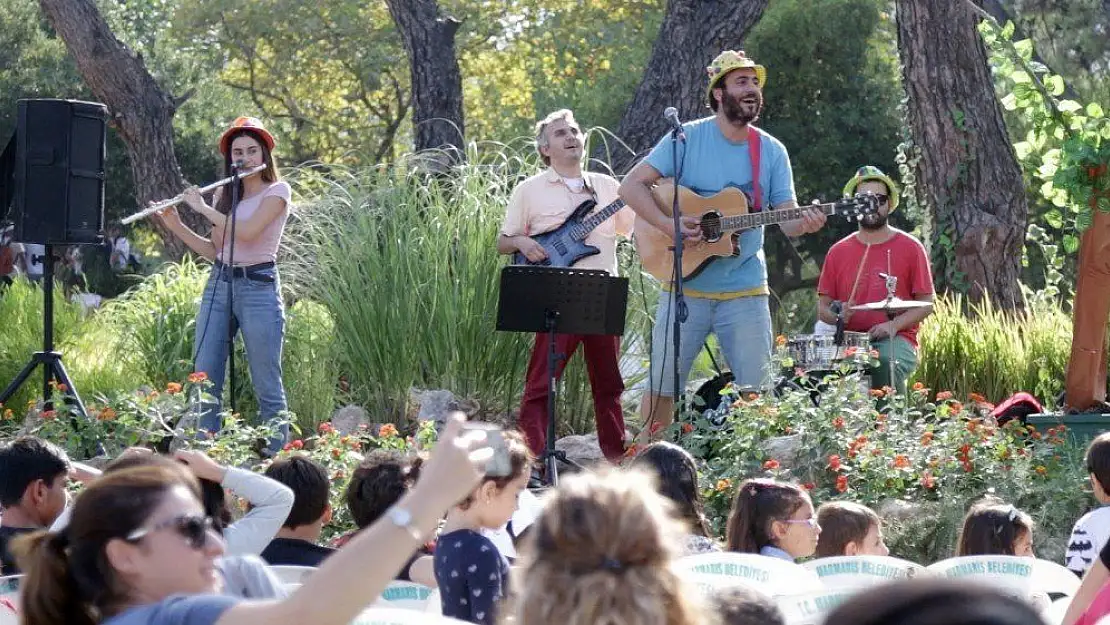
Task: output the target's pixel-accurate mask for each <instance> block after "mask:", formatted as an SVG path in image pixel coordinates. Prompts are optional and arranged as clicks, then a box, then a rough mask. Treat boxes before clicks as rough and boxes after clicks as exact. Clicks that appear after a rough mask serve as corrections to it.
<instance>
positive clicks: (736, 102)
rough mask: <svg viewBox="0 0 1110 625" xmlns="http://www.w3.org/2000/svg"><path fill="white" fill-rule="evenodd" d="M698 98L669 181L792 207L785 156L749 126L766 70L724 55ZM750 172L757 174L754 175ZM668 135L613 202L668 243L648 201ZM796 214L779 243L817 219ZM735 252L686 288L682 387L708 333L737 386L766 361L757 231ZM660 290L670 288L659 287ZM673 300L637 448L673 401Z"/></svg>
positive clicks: (688, 223)
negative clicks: (701, 109) (701, 107)
mask: <svg viewBox="0 0 1110 625" xmlns="http://www.w3.org/2000/svg"><path fill="white" fill-rule="evenodd" d="M706 69H707V71H708V73H709V85H708V88H707V92H706V98H707V100H708V105H709V108H711V109H713V111H714V114H713V115H712V116H710V117H706V118H703V119H699V120H696V121H693V122H688V123H686V124H684V126H683V129H684V131H685V135H686V143H685V144H684V145H681V146H680V147H679V149H678V153H679V162H680V163H681V174H682V175H681V178H680V179H679V180H678V181H677V182H678V184H680V185H682V186H685V187H687V188H690V189H692V190H693V191H695V192H697V193H698V194H700V195H706V196H708V195H712V194H714V193H717V192H720V191H721V190H723V189H725V188H727V187H738V188H740V189H741V190H742V191H745V192H746V193H747V194H748V196H749V197H750V198H751V201H750V202H749V203H750V205H751V206H752V209H753V210H755V211H759V210H767V209H770V208H774V209H784V208H796V207H797V206H798V204H797V199H796V196H795V194H794V179H793V173H792V171H791V169H790V157H789V156H788V155H787V152H786V148H785V147H784V146H783V145H782V143H780V142H779V141H778V140H777V139H775V138H774V137H772V136H771V135H769V134H767V133H766V132H764V131H762V130H760V129H758V128H756V127H754V126H752V125H751V124H752V122H754V121H755V120H756V119H758V118H759V114H760V112H761V111H762V109H763V84H764V81H765V80H766V77H767V70H766V69H765V68H764V67H763V66H762V65H757V64H756V63H755V62H754V61H752V60H751V59H749V58H748V57H747V56H745V55H744V53H743V52H742V51H741V52H735V51H732V50H726V51H725V52H722V53H721V54H720V55H718V56H717V58H716V59H714V60H713V62H712V63H711V64H710V65H709V67H708V68H706ZM753 171H754V172H756V173H755V175H753ZM675 173H676V167H675V159H673V158H672V146H671V139H670V136H669V135H668V136H665V137H663V139H662V140H660V142H659V143H658V144H657V145H656V146H655V148H654V149H653V150H652V151H651V153H650V154H648V156H647V158H645V159H644V160H643V161H642V162H640V164H638V165H637V166H636V167H635V168H634V169H633V170H632V171H631V172H629V174H628V176H626V177H625V179H624V182H623V183H622V184H621V187H620V195H621V198H622V199H624V201H625V202H627V203H628V205H629V206H631V207H632V208H633V210H635V211H636V214H637V216H638V217H639V218H640V219H643V220H645V221H647V222H648V223H650V224H651V225H653V226H655V227H656V228H658V229H659V230H662V231H663V232H665V233H667V234H668V235H669V236H671V237H673V236H674V226H673V222H672V218H671V217H670V216H668V215H667V214H665V213H663V212H662V211H661V210H660V209H659V207H658V206H657V205H656V202H655V200H654V198H653V197H652V187H653V186H654V185H655V184H656V183H657V182H658V181H659V180H660V179H661V178H663V177H674V176H675ZM802 215H803V217H802V218H801V219H797V220H794V221H788V222H784V223H782V224H780V227H781V228H782V231H783V232H785V233H786V234H787V235H788V236H791V237H796V236H800V235H803V234H808V233H811V232H816V231H817V230H819V229H820V228H821V227H822V226H823V225H824V223H825V215H824V214H823V213H821V212H820V211H817V210H806V211H804V212H803V213H802ZM697 225H698V224H697V222H696V220H694V219H693V218H688V217H684V218H683V220H682V232H681V234H682V236H683V237H684V239H685V241H686V244H687V245H691V246H692V245H697V244H698V242H699V241H700V240H701V239H702V231H701V230H700V229H699V228H698V227H697ZM738 242H739V253H738V254H737V255H735V256H730V257H725V258H717V259H716V260H713V262H712V263H710V264H709V265H708V266H706V267H705V268H704V269H703V270H702V271H700V272H698V274H697V275H696V276H694V277H693V278H692V279H689V280H687V281H686V282H685V285H684V291H685V295H686V306H687V310H688V317H687V319H686V322H685V323H683V324H682V326H681V327H682V336H681V339H682V345H681V349H682V353H681V354H679V358H678V366H679V384H680V385H684V384H685V381H686V377H687V376H688V375H689V373H690V367H691V366H692V365H693V362H694V358H695V357H696V356H697V354H698V352H700V351H701V349H702V344H703V343H704V341H705V339H706V337H707V336H708V334H709V333H710V332H713V333H714V334H716V335H717V339H718V342H719V343H720V345H721V349H722V350H723V351H724V355H725V358H726V359H727V360H728V364H729V365H730V367H731V369H732V372H733V375H735V376H736V384H737V385H739V386H742V387H743V386H747V387H762V386H763V384H764V381H765V379H766V376H767V374H768V371H767V364H768V363H769V361H770V356H771V314H770V310H769V308H768V301H767V298H768V290H767V267H766V263H765V260H764V257H763V227H762V226H760V227H756V228H751V229H748V230H744V231H742V232H741V233H740V234H739V239H738ZM663 288H664V289H667V290H669V289H670V285H669V284H667V283H666V282H664V284H663ZM674 314H675V313H674V310H673V309H672V297H670V296H669V294H668V293H663V294H662V295H661V296H660V298H659V307H658V309H657V311H656V314H655V331H654V334H653V336H652V346H651V379H650V387H651V392H650V393H648V394H646V395H645V396H644V399H643V402H642V404H641V412H642V414H643V419H644V429H643V431H641V433H640V436H639V438H638V439H637V442H647V441H648V440H650V439H651V436H652V434H653V433H654V431H655V429H656V428H659V427H661V426H665V425H668V424H670V423H671V420H672V412H673V410H674V397H675V395H676V394H677V393H678V392H681V388H679V389H675V388H674V373H673V368H672V367H673V352H672V346H671V341H672V335H671V332H672V323H673V321H674V316H673V315H674Z"/></svg>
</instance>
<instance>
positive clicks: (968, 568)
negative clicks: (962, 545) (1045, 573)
mask: <svg viewBox="0 0 1110 625" xmlns="http://www.w3.org/2000/svg"><path fill="white" fill-rule="evenodd" d="M1034 562H1035V560H1034V559H1033V558H1025V557H1020V556H961V557H957V558H948V559H947V560H941V561H940V562H935V563H933V564H930V565H929V566H927V567H925V570H927V571H929V572H931V573H934V574H936V575H938V576H940V577H947V578H949V579H967V580H973V581H977V582H982V583H984V584H988V585H991V586H994V587H996V588H999V589H1002V590H1010V591H1015V592H1019V593H1021V594H1024V595H1028V594H1029V593H1032V592H1033V591H1034V590H1036V588H1034V587H1033V564H1034Z"/></svg>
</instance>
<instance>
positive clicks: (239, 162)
mask: <svg viewBox="0 0 1110 625" xmlns="http://www.w3.org/2000/svg"><path fill="white" fill-rule="evenodd" d="M231 167H232V169H242V168H243V159H239V160H237V161H231Z"/></svg>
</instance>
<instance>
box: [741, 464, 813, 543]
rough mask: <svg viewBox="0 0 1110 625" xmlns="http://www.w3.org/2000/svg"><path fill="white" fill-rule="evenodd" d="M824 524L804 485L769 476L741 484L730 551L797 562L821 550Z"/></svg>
mask: <svg viewBox="0 0 1110 625" xmlns="http://www.w3.org/2000/svg"><path fill="white" fill-rule="evenodd" d="M820 535H821V526H820V525H819V524H818V523H817V516H816V515H815V514H814V512H813V502H811V501H810V500H809V495H807V494H806V492H805V491H804V490H802V489H801V487H799V486H797V485H795V484H789V483H786V482H777V481H775V480H768V479H754V480H746V481H744V483H742V484H741V485H740V489H739V490H738V491H737V493H736V499H735V501H733V503H732V511H731V512H730V513H729V516H728V536H727V538H728V550H729V551H738V552H741V553H758V554H759V555H763V556H769V557H772V558H780V559H783V560H789V561H790V562H793V561H794V560H795V559H797V558H806V557H809V556H811V555H813V552H814V551H816V550H817V539H818V536H820Z"/></svg>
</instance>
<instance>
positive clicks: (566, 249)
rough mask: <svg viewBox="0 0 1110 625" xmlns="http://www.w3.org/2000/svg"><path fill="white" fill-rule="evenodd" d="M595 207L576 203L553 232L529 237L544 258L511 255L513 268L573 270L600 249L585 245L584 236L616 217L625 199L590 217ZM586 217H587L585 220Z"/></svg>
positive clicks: (517, 254) (594, 202) (591, 202)
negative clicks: (540, 266) (575, 265)
mask: <svg viewBox="0 0 1110 625" xmlns="http://www.w3.org/2000/svg"><path fill="white" fill-rule="evenodd" d="M595 206H597V202H596V201H595V200H592V199H591V200H586V201H584V202H582V203H581V204H579V205H578V206H577V207H576V208H575V209H574V212H573V213H571V214H570V217H567V220H566V221H564V222H563V223H562V224H560V225H559V227H558V228H555V229H554V230H549V231H547V232H545V233H543V234H536V235H532V238H533V239H535V241H536V243H539V244H540V246H541V247H543V249H544V251H545V252H547V258H546V259H544V260H541V261H540V262H538V263H534V262H532V261H530V260H528V258H527V257H525V256H524V254H521V253H520V252H517V253H515V254H513V264H514V265H542V266H545V267H573V266H574V263H576V262H578V261H580V260H582V259H583V258H586V257H588V256H593V255H595V254H600V253H601V250H599V249H597V247H595V246H593V245H586V243H585V241H586V237H587V236H588V235H589V234H590V233H591V232H593V231H594V228H597V227H598V226H600V225H601V224H602V223H604V222H605V220H606V219H609V218H610V217H612V216H613V215H615V214H617V211H619V210H620V209H622V208H624V200H617V201H616V202H613V203H612V204H610V205H608V206H606V207H605V208H603V209H601V210H599V211H597V212H596V213H594V214H593V215H590V212H591V211H592V210H593V209H594V207H595ZM587 215H589V217H587Z"/></svg>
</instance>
